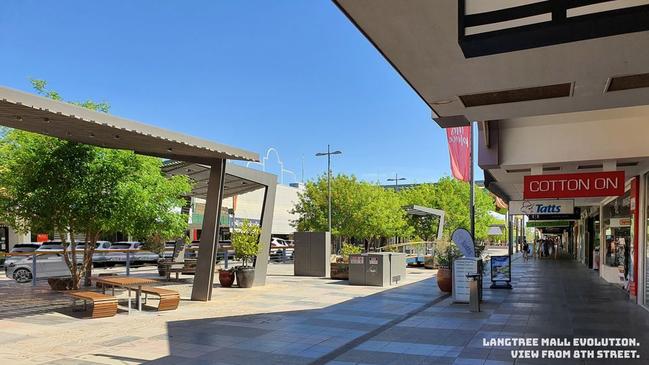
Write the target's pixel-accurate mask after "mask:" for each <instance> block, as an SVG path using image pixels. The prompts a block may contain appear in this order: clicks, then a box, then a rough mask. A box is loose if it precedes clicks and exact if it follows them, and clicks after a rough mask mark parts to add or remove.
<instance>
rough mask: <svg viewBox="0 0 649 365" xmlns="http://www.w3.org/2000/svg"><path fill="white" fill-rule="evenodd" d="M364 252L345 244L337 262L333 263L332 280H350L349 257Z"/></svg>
mask: <svg viewBox="0 0 649 365" xmlns="http://www.w3.org/2000/svg"><path fill="white" fill-rule="evenodd" d="M361 252H363V250H362V249H361V248H360V247H358V246H354V245H352V244H349V243H343V245H342V247H341V248H340V254H339V255H338V256H337V257H336V260H335V262H332V263H331V278H332V279H336V280H349V255H353V254H358V253H361Z"/></svg>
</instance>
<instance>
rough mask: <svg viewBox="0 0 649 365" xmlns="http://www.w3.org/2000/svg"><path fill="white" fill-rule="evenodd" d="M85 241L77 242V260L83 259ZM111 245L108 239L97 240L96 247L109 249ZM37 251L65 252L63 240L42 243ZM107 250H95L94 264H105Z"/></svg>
mask: <svg viewBox="0 0 649 365" xmlns="http://www.w3.org/2000/svg"><path fill="white" fill-rule="evenodd" d="M85 245H86V244H85V242H77V244H76V251H77V255H76V256H77V262H79V263H80V262H81V261H82V260H83V250H84V247H85ZM110 246H111V244H110V242H108V241H97V243H96V244H95V248H96V249H99V250H107V249H109V248H110ZM36 252H57V253H63V243H62V242H61V241H46V242H43V243H42V244H41V246H40V247H39V248H38V249H37V250H36ZM106 254H107V253H106V252H94V253H93V255H92V262H93V264H103V263H105V262H106Z"/></svg>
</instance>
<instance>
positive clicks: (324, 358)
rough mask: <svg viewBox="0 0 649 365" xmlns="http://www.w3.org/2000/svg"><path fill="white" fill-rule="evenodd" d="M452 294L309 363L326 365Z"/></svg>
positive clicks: (445, 295)
mask: <svg viewBox="0 0 649 365" xmlns="http://www.w3.org/2000/svg"><path fill="white" fill-rule="evenodd" d="M450 296H451V295H450V294H443V295H440V296H439V297H437V298H435V299H433V300H432V301H430V302H429V303H427V304H424V305H423V306H421V307H419V308H417V309H414V310H412V311H410V312H408V313H406V314H404V315H402V316H400V317H397V318H395V319H393V320H391V321H390V322H388V323H386V324H384V325H382V326H380V327H378V328H376V329H374V330H372V331H370V332H368V333H366V334H364V335H362V336H360V337H357V338H355V339H353V340H351V341H349V342H347V343H346V344H344V345H342V346H340V347H339V348H337V349H335V350H333V351H331V352H329V353H327V354H325V355H324V356H322V357H319V358H317V359H315V360H314V361H313V362H311V363H309V365H324V364H326V363H328V362H330V361H333V360H334V359H336V358H337V357H338V356H340V355H342V354H344V353H345V352H347V351H349V350H351V349H353V348H355V347H357V346H358V345H360V344H362V343H363V342H366V341H368V340H369V339H371V338H372V337H375V336H377V335H378V334H380V333H381V332H383V331H385V330H387V329H390V328H392V327H394V326H396V325H397V324H399V323H401V322H403V321H405V320H407V319H409V318H411V317H414V316H416V315H417V314H419V313H421V312H423V311H424V310H426V309H428V308H430V307H432V306H434V305H435V304H437V303H439V302H441V301H442V300H444V299H446V298H449V297H450Z"/></svg>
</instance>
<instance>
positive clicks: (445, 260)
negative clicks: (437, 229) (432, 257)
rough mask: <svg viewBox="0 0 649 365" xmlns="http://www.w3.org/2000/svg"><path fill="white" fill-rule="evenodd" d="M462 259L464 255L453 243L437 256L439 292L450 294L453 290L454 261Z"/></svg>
mask: <svg viewBox="0 0 649 365" xmlns="http://www.w3.org/2000/svg"><path fill="white" fill-rule="evenodd" d="M459 257H462V253H461V252H460V250H459V249H458V248H457V246H455V244H453V243H451V244H450V245H448V247H446V249H445V250H444V251H442V252H440V253H438V254H437V264H438V265H439V268H438V269H437V286H438V287H439V290H441V291H443V292H448V293H450V292H451V291H452V290H453V270H452V269H453V261H455V259H456V258H459Z"/></svg>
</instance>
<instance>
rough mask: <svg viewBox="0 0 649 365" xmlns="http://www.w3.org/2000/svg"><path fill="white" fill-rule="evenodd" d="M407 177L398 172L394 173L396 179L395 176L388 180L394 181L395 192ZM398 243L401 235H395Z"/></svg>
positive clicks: (395, 241) (395, 242)
mask: <svg viewBox="0 0 649 365" xmlns="http://www.w3.org/2000/svg"><path fill="white" fill-rule="evenodd" d="M405 179H406V178H405V177H399V175H398V174H396V173H395V174H394V179H393V178H389V179H388V181H394V192H395V193H398V192H399V181H403V180H405ZM397 243H399V236H398V235H395V236H394V244H395V245H396V244H397Z"/></svg>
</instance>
